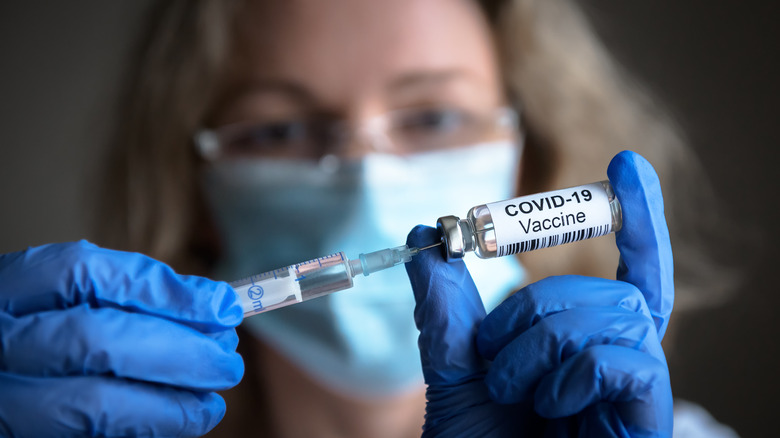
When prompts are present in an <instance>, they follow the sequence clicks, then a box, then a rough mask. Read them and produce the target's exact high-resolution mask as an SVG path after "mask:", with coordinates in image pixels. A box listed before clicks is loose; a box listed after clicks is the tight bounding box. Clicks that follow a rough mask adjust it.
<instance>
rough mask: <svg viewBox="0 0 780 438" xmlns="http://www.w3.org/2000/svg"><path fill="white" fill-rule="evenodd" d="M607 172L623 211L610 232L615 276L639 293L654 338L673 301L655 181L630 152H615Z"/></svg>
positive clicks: (669, 252)
mask: <svg viewBox="0 0 780 438" xmlns="http://www.w3.org/2000/svg"><path fill="white" fill-rule="evenodd" d="M607 175H608V176H609V181H610V183H611V184H612V187H613V188H614V190H615V195H616V196H617V198H618V200H620V205H621V207H622V210H623V227H622V228H621V229H620V231H618V232H617V234H616V235H615V240H616V242H617V246H618V249H619V250H620V264H619V266H618V271H617V279H618V280H620V281H625V282H627V283H630V284H633V285H634V286H636V287H637V288H638V289H639V290H640V291H641V292H642V295H644V297H645V300H646V301H647V306H648V308H649V309H650V314H651V315H652V316H653V321H654V322H655V325H656V328H657V330H658V339H659V340H660V339H661V338H663V335H664V332H666V326H667V324H668V323H669V316H670V314H671V313H672V304H673V302H674V267H673V263H672V245H671V242H670V240H669V230H668V229H667V227H666V219H665V218H664V200H663V196H662V195H661V184H660V182H659V181H658V176H657V175H656V173H655V170H653V167H652V166H651V165H650V163H649V162H648V161H647V160H645V159H644V158H642V157H641V156H640V155H639V154H636V153H634V152H631V151H623V152H621V153H619V154H617V155H616V156H615V158H613V159H612V161H611V162H610V163H609V168H608V169H607Z"/></svg>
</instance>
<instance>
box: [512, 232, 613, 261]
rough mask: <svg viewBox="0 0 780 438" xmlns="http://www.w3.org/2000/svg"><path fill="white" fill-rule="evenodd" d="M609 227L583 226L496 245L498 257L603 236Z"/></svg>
mask: <svg viewBox="0 0 780 438" xmlns="http://www.w3.org/2000/svg"><path fill="white" fill-rule="evenodd" d="M611 229H612V224H606V225H601V226H598V227H590V228H584V229H582V230H577V231H570V232H568V233H563V234H556V235H554V236H546V237H541V238H539V239H531V240H526V241H523V242H516V243H510V244H509V245H501V246H499V247H498V257H502V256H507V255H512V254H518V253H521V252H527V251H533V250H535V249H541V248H547V247H550V246H556V245H563V244H564V243H570V242H576V241H578V240H584V239H591V238H593V237H599V236H604V235H606V234H609V232H610V230H611Z"/></svg>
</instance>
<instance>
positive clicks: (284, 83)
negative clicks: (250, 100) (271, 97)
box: [225, 79, 317, 106]
mask: <svg viewBox="0 0 780 438" xmlns="http://www.w3.org/2000/svg"><path fill="white" fill-rule="evenodd" d="M264 93H269V94H277V95H283V96H285V97H287V98H290V99H291V100H293V101H294V102H295V103H297V104H300V105H309V106H310V105H315V104H316V103H317V98H316V97H315V96H314V94H312V93H311V92H310V91H309V90H308V89H306V87H304V86H303V85H301V84H299V83H297V82H294V81H289V80H284V79H267V80H253V81H247V82H243V83H240V84H238V85H237V86H235V87H234V88H233V89H232V90H231V91H230V92H229V94H228V97H227V99H225V100H226V101H227V102H231V101H234V100H236V99H240V98H243V97H246V96H251V95H253V94H264Z"/></svg>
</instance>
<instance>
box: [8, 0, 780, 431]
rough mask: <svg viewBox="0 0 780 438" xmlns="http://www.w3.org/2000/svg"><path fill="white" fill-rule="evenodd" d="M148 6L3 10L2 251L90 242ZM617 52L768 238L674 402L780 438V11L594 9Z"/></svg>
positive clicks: (699, 341)
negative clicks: (121, 94) (121, 92)
mask: <svg viewBox="0 0 780 438" xmlns="http://www.w3.org/2000/svg"><path fill="white" fill-rule="evenodd" d="M149 3H150V2H149V1H148V0H145V1H136V0H133V1H130V0H124V1H114V2H103V1H98V0H89V1H86V0H80V1H75V2H45V4H44V2H40V1H29V2H24V3H22V2H15V3H12V2H3V3H2V4H0V145H1V147H0V230H1V231H0V252H8V251H13V250H19V249H23V248H25V247H27V246H29V245H37V244H42V243H46V242H53V241H65V240H74V239H79V238H91V237H92V236H93V232H92V231H91V230H92V228H93V226H94V217H95V212H96V208H95V199H94V197H93V194H94V192H95V188H96V187H97V186H99V185H100V180H99V172H98V168H99V166H100V164H101V162H102V160H103V159H104V157H105V154H106V150H107V148H106V144H105V143H106V137H107V134H108V130H109V127H110V123H111V121H112V115H113V114H114V112H115V110H116V108H117V102H116V97H117V91H118V90H117V86H118V84H119V83H120V82H121V80H122V72H123V67H124V63H125V60H126V57H127V56H128V54H129V51H130V49H131V47H132V44H133V41H134V36H135V33H136V32H137V31H138V29H139V26H140V23H141V22H142V18H143V13H144V12H145V10H146V8H147V7H148V4H149ZM581 4H582V5H583V7H584V9H585V10H586V12H587V14H588V16H589V17H590V18H591V19H592V21H593V22H594V24H595V25H596V28H597V29H598V31H599V33H600V35H601V36H602V37H603V39H604V41H605V42H606V44H607V46H609V47H610V48H611V49H612V50H613V51H614V52H615V54H616V56H617V57H618V59H619V60H620V61H621V62H622V63H623V64H624V65H625V66H627V68H628V69H629V70H630V71H632V72H633V73H634V74H635V75H636V76H638V77H639V78H640V79H641V80H642V81H644V83H645V84H646V85H647V87H648V88H649V89H650V90H651V91H652V92H653V93H654V94H655V95H656V96H657V97H658V98H660V100H662V101H663V102H665V103H666V105H667V106H668V107H669V108H670V111H671V113H672V115H673V116H674V117H675V118H676V120H677V121H678V122H679V124H680V125H681V126H682V127H683V128H684V130H685V132H686V133H687V135H688V137H689V138H690V140H691V142H692V144H693V146H694V148H695V149H696V151H697V152H698V154H699V155H700V157H701V159H702V161H703V163H704V165H705V168H706V170H707V173H708V174H709V176H710V177H711V179H712V180H713V183H714V185H715V189H716V191H717V194H718V196H719V198H720V199H721V200H722V202H723V204H724V205H725V206H726V208H727V210H728V211H729V212H730V213H731V214H733V215H734V217H735V219H736V222H735V225H734V226H732V227H730V228H728V229H724V230H723V233H724V234H725V233H730V234H731V235H735V236H740V235H741V234H743V233H745V234H750V235H752V236H757V239H755V238H754V239H753V240H754V242H753V243H752V244H751V245H745V246H740V247H738V248H737V250H736V251H735V252H736V254H734V255H733V257H732V260H731V263H733V264H734V265H738V266H739V267H741V268H743V272H744V274H745V283H744V284H743V285H742V286H741V287H740V288H739V290H737V291H736V292H735V294H734V297H733V299H732V300H731V301H730V302H729V303H727V304H725V305H722V306H720V307H717V308H714V309H708V310H706V311H701V312H687V313H682V314H680V313H678V314H676V315H675V317H674V319H673V321H672V324H673V325H675V326H676V327H675V329H676V338H675V343H674V345H673V346H672V347H671V348H673V354H672V355H671V356H670V367H671V372H672V383H673V389H674V393H675V396H677V397H681V398H685V399H689V400H693V401H695V402H697V403H700V404H702V405H703V406H704V407H705V408H707V409H708V410H709V411H710V412H711V413H712V414H713V415H714V416H715V417H716V418H717V419H718V420H720V421H721V422H723V423H725V424H728V425H730V426H732V427H733V428H734V429H736V431H737V432H738V433H740V434H741V435H742V436H746V437H753V436H775V435H776V434H777V433H776V432H775V427H774V423H775V421H777V418H776V412H775V411H776V408H777V407H778V406H780V403H777V399H778V396H776V394H780V377H778V376H777V375H776V373H777V372H778V370H780V341H778V339H780V323H778V321H777V320H778V319H780V317H778V316H776V309H778V308H780V294H778V289H777V288H776V287H774V284H773V283H774V282H773V281H772V280H773V279H774V278H773V275H774V274H773V273H775V272H777V271H776V269H777V268H776V267H775V266H774V265H775V262H776V260H777V257H776V256H775V248H777V247H778V246H779V244H780V239H779V238H778V234H780V233H777V232H776V231H775V228H774V226H775V225H776V224H777V223H778V219H780V217H779V216H780V215H778V211H779V210H780V209H779V208H778V204H780V199H778V193H780V191H779V190H778V189H779V188H780V184H778V183H777V173H776V172H777V171H776V166H777V165H778V164H779V163H780V160H779V159H778V157H779V155H780V154H779V153H778V146H780V131H779V130H778V128H777V119H778V115H780V90H779V88H780V86H779V85H778V78H780V51H779V50H778V43H777V42H778V41H780V30H778V26H777V24H776V22H777V19H778V18H780V13H779V12H780V3H778V2H766V1H756V0H753V1H747V2H727V1H720V0H718V1H707V2H705V1H701V0H688V1H686V2H677V1H673V0H657V1H653V2H628V1H627V2H607V1H603V0H602V1H598V0H587V1H583V2H581Z"/></svg>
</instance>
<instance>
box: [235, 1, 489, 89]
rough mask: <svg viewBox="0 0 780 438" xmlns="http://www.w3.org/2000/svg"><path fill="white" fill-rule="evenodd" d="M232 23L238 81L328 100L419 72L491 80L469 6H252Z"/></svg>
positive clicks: (477, 19) (483, 35)
mask: <svg viewBox="0 0 780 438" xmlns="http://www.w3.org/2000/svg"><path fill="white" fill-rule="evenodd" d="M239 23H240V24H239V26H238V32H237V38H236V47H237V50H238V51H239V53H240V56H238V57H237V58H236V59H237V63H238V66H239V68H238V69H237V70H236V71H237V72H239V75H240V76H243V77H242V79H243V80H266V79H267V80H279V79H284V80H292V81H296V82H299V83H304V84H307V86H308V87H310V88H314V89H315V91H317V92H318V93H319V94H320V95H323V96H329V97H332V98H333V99H338V98H339V97H344V96H345V95H348V94H354V93H356V92H359V91H360V90H364V91H365V90H372V89H378V88H381V87H383V86H385V85H386V84H387V83H388V82H389V81H392V80H393V79H394V78H397V77H399V76H403V75H407V74H414V73H419V72H421V71H426V70H451V69H462V70H465V71H466V72H467V73H469V74H470V75H473V76H475V77H476V78H478V79H480V80H484V81H487V82H490V81H491V80H493V79H494V78H493V76H494V75H495V74H496V73H495V60H494V53H493V47H492V42H491V39H490V33H489V31H488V28H487V25H486V23H485V22H484V20H483V17H482V16H481V12H480V11H479V9H478V8H477V6H476V5H475V4H474V2H473V1H471V0H329V1H322V0H285V1H255V2H251V3H250V4H249V5H248V6H247V8H246V10H244V11H242V13H241V16H240V18H239Z"/></svg>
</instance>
